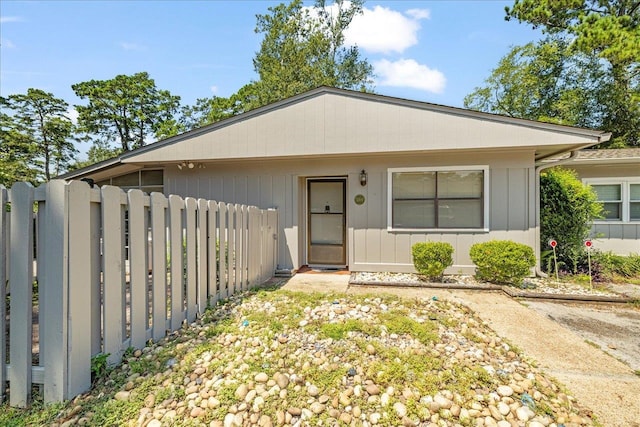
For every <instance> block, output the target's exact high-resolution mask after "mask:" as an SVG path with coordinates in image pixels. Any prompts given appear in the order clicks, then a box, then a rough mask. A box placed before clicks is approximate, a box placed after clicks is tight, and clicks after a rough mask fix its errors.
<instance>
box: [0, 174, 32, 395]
mask: <svg viewBox="0 0 640 427" xmlns="http://www.w3.org/2000/svg"><path fill="white" fill-rule="evenodd" d="M33 198H34V197H33V187H32V186H31V184H28V183H25V182H17V183H15V184H14V185H13V186H12V187H11V229H10V230H9V234H10V239H11V244H10V246H9V259H10V260H11V269H10V270H9V289H10V292H11V306H10V310H11V322H10V325H9V328H10V331H9V334H10V335H9V337H10V338H9V340H10V343H9V362H10V363H11V371H10V372H9V383H10V388H11V396H10V398H9V402H10V404H11V406H19V407H26V406H27V405H28V404H29V401H30V397H31V358H32V351H31V333H32V332H31V331H32V315H33V314H32V313H33V307H32V302H31V301H32V292H33ZM2 303H3V304H4V300H3V301H2ZM0 332H1V333H4V331H0ZM3 363H4V361H3Z"/></svg>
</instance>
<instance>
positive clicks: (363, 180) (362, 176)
mask: <svg viewBox="0 0 640 427" xmlns="http://www.w3.org/2000/svg"><path fill="white" fill-rule="evenodd" d="M360 185H362V186H363V187H364V186H365V185H367V172H366V171H365V170H364V169H362V172H360Z"/></svg>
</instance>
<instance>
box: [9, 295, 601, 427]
mask: <svg viewBox="0 0 640 427" xmlns="http://www.w3.org/2000/svg"><path fill="white" fill-rule="evenodd" d="M0 413H3V414H4V415H0V424H2V422H3V421H5V420H6V419H12V420H14V421H16V420H19V421H17V422H16V423H14V424H13V425H20V424H22V425H58V426H59V425H64V426H69V425H100V426H102V425H131V426H163V425H166V426H173V425H178V426H179V425H205V426H211V427H214V426H243V425H258V426H275V425H288V426H306V425H325V426H333V425H354V426H355V425H358V426H360V425H362V426H374V425H380V426H397V425H403V426H417V425H422V426H500V427H508V426H528V427H540V426H552V427H553V426H558V427H559V426H562V425H564V426H565V427H569V426H582V425H594V420H593V419H592V413H591V411H589V410H587V409H585V408H583V407H581V406H580V405H579V404H578V403H577V402H576V401H575V399H573V398H572V397H571V396H568V395H567V394H566V393H565V392H564V390H563V388H562V387H561V386H559V385H557V384H556V383H555V382H554V380H553V379H551V378H549V377H548V376H546V375H545V374H544V373H542V371H541V370H539V369H538V368H536V367H535V364H534V363H532V362H531V361H529V360H527V358H526V357H524V356H523V355H522V354H520V352H519V351H518V349H516V348H513V347H512V346H511V345H509V343H507V342H505V341H504V340H502V339H501V338H500V337H498V336H496V334H495V333H494V332H492V331H491V330H490V329H489V328H488V327H487V326H486V325H485V324H483V323H482V322H481V321H479V320H478V318H477V317H476V316H475V315H474V314H473V313H472V312H470V311H469V309H467V308H465V307H463V306H460V305H457V304H454V303H451V302H448V301H440V300H438V299H437V298H429V299H400V298H397V297H392V296H355V295H348V296H346V295H326V294H306V293H297V292H290V291H283V290H276V289H268V290H261V291H259V292H257V293H251V294H249V293H245V294H242V295H239V296H236V297H233V298H231V299H230V300H228V301H226V302H225V304H222V305H219V306H217V307H215V308H214V309H212V310H210V311H208V312H207V314H206V315H205V317H204V318H203V319H201V320H200V321H198V322H196V323H194V324H193V325H190V327H188V328H184V329H183V330H182V331H181V332H180V333H176V334H173V335H171V336H170V337H167V338H165V339H163V340H162V341H161V342H159V343H157V344H151V345H149V346H148V347H146V348H144V349H142V350H136V351H133V350H132V351H129V352H128V353H127V357H126V361H125V363H123V364H122V365H121V366H120V367H118V368H115V369H113V370H112V371H110V372H109V373H108V374H106V375H104V376H103V378H101V379H98V380H97V381H96V384H95V386H94V389H93V390H92V392H91V393H88V394H86V395H83V396H79V397H78V398H76V399H74V400H73V401H72V402H70V403H69V404H67V405H59V406H56V407H53V408H49V409H44V410H41V411H38V412H37V418H29V416H32V417H35V416H36V415H35V414H34V413H32V414H28V413H21V412H20V411H19V410H14V409H9V408H3V410H2V411H0ZM3 417H4V418H3ZM6 417H9V418H6Z"/></svg>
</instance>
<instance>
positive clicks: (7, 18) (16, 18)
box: [0, 16, 22, 24]
mask: <svg viewBox="0 0 640 427" xmlns="http://www.w3.org/2000/svg"><path fill="white" fill-rule="evenodd" d="M7 22H22V18H21V17H19V16H0V24H5V23H7Z"/></svg>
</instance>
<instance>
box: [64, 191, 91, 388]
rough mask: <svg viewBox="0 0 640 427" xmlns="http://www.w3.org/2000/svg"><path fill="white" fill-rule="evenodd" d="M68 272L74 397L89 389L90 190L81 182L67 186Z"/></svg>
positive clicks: (69, 354) (70, 346)
mask: <svg viewBox="0 0 640 427" xmlns="http://www.w3.org/2000/svg"><path fill="white" fill-rule="evenodd" d="M67 188H68V194H69V196H68V197H69V204H68V206H67V209H68V214H67V218H68V221H69V224H70V226H69V259H70V260H73V264H74V266H73V268H72V269H70V270H69V296H68V298H69V307H68V314H67V316H68V318H69V328H68V333H69V337H68V345H69V353H68V356H67V357H68V364H69V366H72V367H73V369H70V370H69V372H68V377H67V381H68V392H69V394H71V395H73V396H76V395H78V394H80V393H82V392H84V391H86V390H88V389H89V388H90V387H91V321H90V319H91V304H88V303H87V302H88V301H90V300H91V250H90V247H89V243H90V239H88V238H87V237H88V236H90V234H91V227H90V224H89V219H90V212H89V205H90V188H89V185H88V184H86V183H84V182H81V181H72V182H70V183H69V184H68V187H67Z"/></svg>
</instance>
